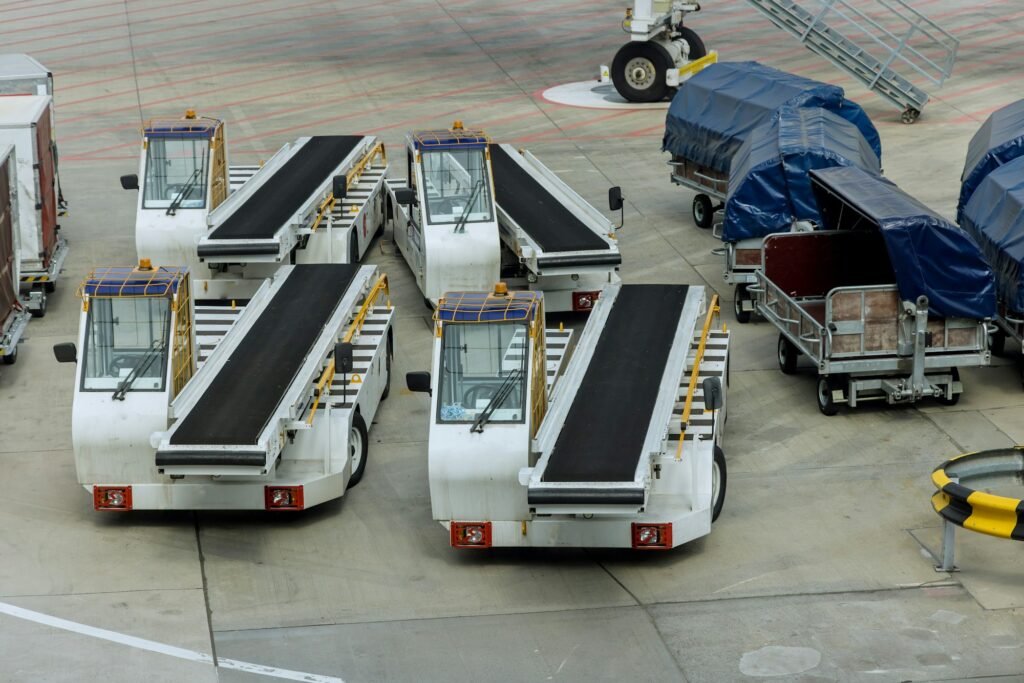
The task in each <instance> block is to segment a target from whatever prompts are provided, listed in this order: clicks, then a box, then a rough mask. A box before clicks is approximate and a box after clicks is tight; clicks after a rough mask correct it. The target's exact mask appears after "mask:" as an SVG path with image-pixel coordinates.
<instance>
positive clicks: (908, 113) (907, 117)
mask: <svg viewBox="0 0 1024 683" xmlns="http://www.w3.org/2000/svg"><path fill="white" fill-rule="evenodd" d="M919 116H921V112H920V111H919V110H917V109H914V108H913V107H907V108H906V109H904V110H903V113H902V114H900V121H902V122H903V123H905V124H907V125H910V124H911V123H913V122H914V121H917V118H918V117H919Z"/></svg>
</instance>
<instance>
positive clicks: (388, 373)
mask: <svg viewBox="0 0 1024 683" xmlns="http://www.w3.org/2000/svg"><path fill="white" fill-rule="evenodd" d="M385 353H386V354H387V356H385V358H386V360H385V361H384V362H385V363H386V365H385V366H384V367H385V370H384V372H385V374H384V391H383V392H382V393H381V395H380V400H382V401H383V400H385V399H386V398H387V397H388V396H390V395H391V356H392V355H393V353H394V352H393V351H392V350H391V335H388V348H387V351H386V352H385Z"/></svg>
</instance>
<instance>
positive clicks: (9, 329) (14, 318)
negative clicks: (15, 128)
mask: <svg viewBox="0 0 1024 683" xmlns="http://www.w3.org/2000/svg"><path fill="white" fill-rule="evenodd" d="M18 237H19V235H18V191H17V168H16V161H15V156H14V148H13V147H12V146H10V145H6V146H0V363H3V364H4V365H13V364H14V361H16V360H17V359H18V342H19V341H20V340H21V335H22V333H23V332H24V331H25V325H26V324H27V323H28V311H26V310H24V308H23V307H22V306H21V305H20V304H19V302H18V281H19V274H20V269H19V264H18Z"/></svg>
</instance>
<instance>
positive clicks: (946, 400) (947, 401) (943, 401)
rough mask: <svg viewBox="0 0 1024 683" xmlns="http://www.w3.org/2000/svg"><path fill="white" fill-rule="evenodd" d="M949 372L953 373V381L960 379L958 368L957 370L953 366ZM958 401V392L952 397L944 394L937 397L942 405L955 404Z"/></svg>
mask: <svg viewBox="0 0 1024 683" xmlns="http://www.w3.org/2000/svg"><path fill="white" fill-rule="evenodd" d="M951 374H952V375H953V381H954V382H959V381H960V370H958V369H957V368H953V372H952V373H951ZM959 402H960V394H953V398H946V397H945V396H941V397H939V403H941V404H942V405H944V406H955V405H956V404H957V403H959Z"/></svg>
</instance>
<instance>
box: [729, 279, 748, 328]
mask: <svg viewBox="0 0 1024 683" xmlns="http://www.w3.org/2000/svg"><path fill="white" fill-rule="evenodd" d="M746 300H747V286H746V285H736V297H735V299H734V300H733V308H734V309H735V313H736V322H738V323H744V324H745V323H749V322H750V311H747V310H744V308H743V302H744V301H746Z"/></svg>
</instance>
